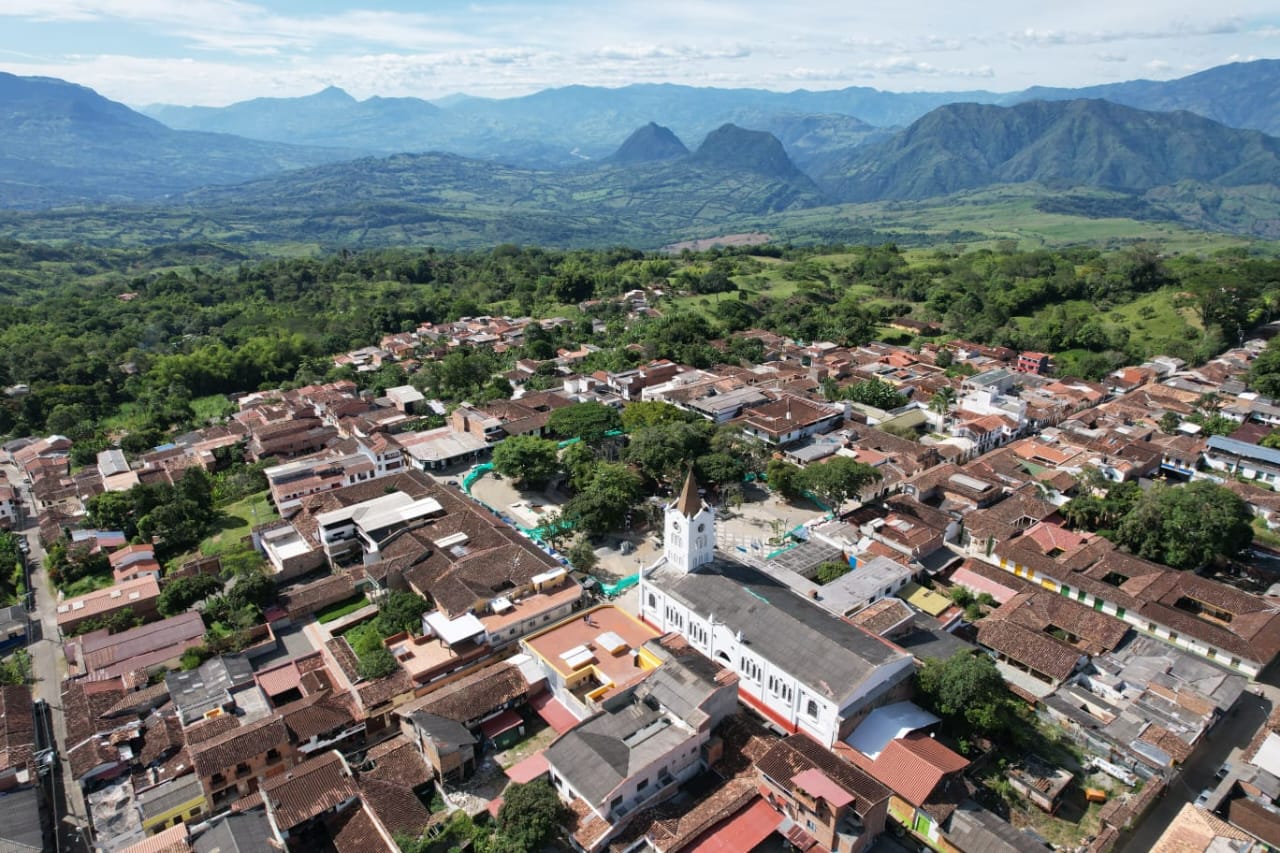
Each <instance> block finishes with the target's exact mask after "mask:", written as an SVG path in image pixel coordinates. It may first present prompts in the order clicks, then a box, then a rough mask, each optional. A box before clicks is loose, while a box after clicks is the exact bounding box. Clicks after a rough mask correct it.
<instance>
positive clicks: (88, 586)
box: [61, 572, 116, 598]
mask: <svg viewBox="0 0 1280 853" xmlns="http://www.w3.org/2000/svg"><path fill="white" fill-rule="evenodd" d="M115 582H116V581H115V576H114V575H112V574H111V572H107V573H106V574H101V575H85V576H84V577H82V578H77V579H76V580H74V581H72V582H71V583H69V584H67V585H66V586H64V587H61V589H62V594H63V595H65V596H66V597H67V598H75V597H76V596H78V595H87V594H89V593H91V592H93V591H95V590H99V589H105V588H106V587H109V586H111V585H112V584H114V583H115Z"/></svg>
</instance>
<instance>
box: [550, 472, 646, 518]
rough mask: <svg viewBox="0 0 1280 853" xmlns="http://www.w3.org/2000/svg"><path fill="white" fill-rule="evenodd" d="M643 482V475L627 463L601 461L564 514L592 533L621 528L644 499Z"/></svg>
mask: <svg viewBox="0 0 1280 853" xmlns="http://www.w3.org/2000/svg"><path fill="white" fill-rule="evenodd" d="M643 485H644V484H643V482H642V481H641V479H640V475H639V474H636V473H635V472H634V471H632V470H631V469H630V468H628V467H627V466H626V465H621V464H618V463H616V462H601V463H599V464H598V465H596V466H595V468H594V469H593V470H592V472H591V474H590V478H589V479H588V480H587V481H586V482H585V483H584V484H583V486H582V488H581V489H579V491H578V493H577V494H576V495H574V496H573V497H572V498H570V499H569V500H568V501H567V502H565V505H564V508H563V510H562V513H563V515H564V517H565V518H566V519H568V520H569V521H571V522H572V523H573V525H574V527H575V528H576V529H577V530H581V531H582V532H583V533H585V534H587V535H588V536H598V535H600V534H602V533H607V532H609V531H610V530H617V529H618V528H619V527H621V526H622V523H623V522H624V521H625V520H626V515H627V511H628V510H630V509H631V508H632V507H634V506H635V505H636V504H638V503H639V502H640V499H641V497H642V496H643V494H644V492H643Z"/></svg>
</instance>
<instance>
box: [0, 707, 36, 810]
mask: <svg viewBox="0 0 1280 853" xmlns="http://www.w3.org/2000/svg"><path fill="white" fill-rule="evenodd" d="M35 748H36V739H35V717H34V716H33V714H32V711H31V688H29V687H27V686H26V685H25V684H5V685H0V792H7V791H12V790H14V789H16V788H20V787H22V786H24V785H28V784H31V783H33V782H34V781H35V769H36V768H35Z"/></svg>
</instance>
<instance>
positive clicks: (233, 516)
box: [200, 490, 277, 557]
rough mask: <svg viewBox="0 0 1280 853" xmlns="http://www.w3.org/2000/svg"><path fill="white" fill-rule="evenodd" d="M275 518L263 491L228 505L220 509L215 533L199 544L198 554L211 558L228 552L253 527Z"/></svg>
mask: <svg viewBox="0 0 1280 853" xmlns="http://www.w3.org/2000/svg"><path fill="white" fill-rule="evenodd" d="M276 517H277V516H276V511H275V507H273V506H272V505H271V500H270V498H269V497H268V496H267V492H266V491H265V490H264V491H261V492H258V493H256V494H252V495H249V496H248V497H247V498H242V499H241V500H238V501H236V502H235V503H233V504H228V505H227V506H225V507H223V508H222V515H221V517H220V518H219V519H218V520H217V521H216V522H214V526H215V528H216V530H217V532H216V533H214V534H213V535H212V536H210V537H208V538H207V539H205V540H204V541H203V542H201V543H200V553H201V554H203V555H205V556H206V557H212V556H214V555H216V554H222V553H224V552H226V551H230V550H232V549H234V548H235V547H236V546H238V545H239V544H240V540H241V539H243V538H244V537H246V536H248V535H249V531H250V529H252V528H253V527H254V525H257V524H264V523H266V522H268V521H271V520H272V519H274V518H276Z"/></svg>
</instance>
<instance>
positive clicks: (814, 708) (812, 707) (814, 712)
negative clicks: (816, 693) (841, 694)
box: [804, 699, 818, 720]
mask: <svg viewBox="0 0 1280 853" xmlns="http://www.w3.org/2000/svg"><path fill="white" fill-rule="evenodd" d="M804 712H805V713H806V714H808V715H809V716H810V717H813V718H814V719H815V720H816V719H817V718H818V703H817V702H815V701H813V700H812V699H810V700H809V702H808V704H806V705H805V709H804Z"/></svg>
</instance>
